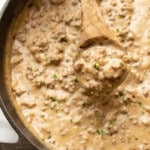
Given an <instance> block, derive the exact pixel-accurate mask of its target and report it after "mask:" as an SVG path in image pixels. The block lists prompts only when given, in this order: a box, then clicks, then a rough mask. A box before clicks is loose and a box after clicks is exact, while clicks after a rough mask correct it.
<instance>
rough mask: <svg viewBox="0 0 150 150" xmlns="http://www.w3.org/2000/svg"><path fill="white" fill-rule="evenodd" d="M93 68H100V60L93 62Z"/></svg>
mask: <svg viewBox="0 0 150 150" xmlns="http://www.w3.org/2000/svg"><path fill="white" fill-rule="evenodd" d="M93 68H94V69H96V70H99V64H98V62H96V63H94V64H93Z"/></svg>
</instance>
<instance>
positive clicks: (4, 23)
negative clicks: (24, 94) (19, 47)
mask: <svg viewBox="0 0 150 150" xmlns="http://www.w3.org/2000/svg"><path fill="white" fill-rule="evenodd" d="M26 2H27V0H7V1H6V3H5V5H4V7H3V10H2V11H1V12H0V13H1V14H0V107H1V108H2V110H3V112H4V114H5V116H6V117H7V119H8V121H9V123H10V124H11V125H12V127H13V128H14V129H15V131H16V132H17V133H18V134H19V137H20V138H19V141H18V143H16V144H7V145H3V144H2V146H4V147H5V149H7V150H9V149H10V150H37V149H39V150H47V148H46V147H45V146H44V145H43V144H42V143H40V142H39V141H38V140H37V139H36V138H35V137H34V136H33V135H32V134H31V132H30V131H29V130H28V129H27V128H26V127H25V125H24V124H23V123H22V121H21V119H20V118H19V116H18V115H17V113H16V111H15V108H14V107H13V105H12V103H11V101H10V98H9V94H8V91H7V87H6V83H5V77H4V66H5V65H4V52H5V43H6V40H7V35H8V29H9V27H10V24H11V22H12V19H13V18H14V17H15V16H16V14H17V13H18V12H19V11H20V10H21V9H22V7H23V6H24V5H25V3H26ZM16 10H17V11H16ZM29 141H30V142H29ZM33 145H34V146H33ZM6 147H7V148H6ZM1 148H2V147H1Z"/></svg>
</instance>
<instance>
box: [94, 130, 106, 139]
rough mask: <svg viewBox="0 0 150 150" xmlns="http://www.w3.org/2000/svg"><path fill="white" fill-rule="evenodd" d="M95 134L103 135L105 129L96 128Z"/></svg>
mask: <svg viewBox="0 0 150 150" xmlns="http://www.w3.org/2000/svg"><path fill="white" fill-rule="evenodd" d="M96 132H97V134H99V135H100V136H101V137H103V136H104V135H105V131H104V130H99V129H97V131H96Z"/></svg>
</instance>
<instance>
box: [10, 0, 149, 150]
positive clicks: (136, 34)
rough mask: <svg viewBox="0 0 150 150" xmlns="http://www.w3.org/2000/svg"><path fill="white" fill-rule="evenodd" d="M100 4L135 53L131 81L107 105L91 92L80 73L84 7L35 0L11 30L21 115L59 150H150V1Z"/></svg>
mask: <svg viewBox="0 0 150 150" xmlns="http://www.w3.org/2000/svg"><path fill="white" fill-rule="evenodd" d="M97 3H98V6H99V8H100V9H101V11H102V14H103V19H104V20H105V22H106V23H107V24H108V25H109V26H110V28H111V29H112V30H113V31H115V33H116V34H117V36H118V38H119V39H120V41H121V43H122V45H123V46H124V48H126V49H127V55H128V57H127V60H126V61H127V63H128V64H129V65H131V72H130V73H129V75H128V77H127V79H126V81H125V82H124V83H122V85H121V86H119V87H118V88H117V89H116V90H115V91H113V92H112V93H111V94H110V95H107V96H105V97H104V98H103V99H101V100H100V97H97V98H92V97H91V96H89V95H88V94H86V93H85V92H83V91H84V90H85V89H84V88H83V87H81V86H80V83H79V82H80V81H79V80H78V78H77V77H76V76H75V72H74V69H73V61H74V59H75V57H76V55H77V48H78V47H77V45H78V36H79V34H80V27H81V22H82V9H81V2H80V1H79V0H68V1H67V0H36V1H35V2H34V1H33V0H30V1H29V3H28V5H27V6H26V8H25V9H24V10H23V11H22V14H21V15H20V16H19V18H18V19H17V21H16V22H15V27H14V28H13V29H12V30H11V33H12V37H11V38H13V41H12V46H11V60H10V61H11V88H12V93H13V96H14V102H15V103H17V107H16V109H17V110H18V111H20V112H21V114H22V115H23V118H24V119H25V120H26V123H27V126H28V127H30V128H32V132H33V133H36V134H37V135H38V137H39V139H42V140H43V141H44V143H45V145H47V146H48V147H49V148H50V147H51V148H52V149H54V150H150V1H149V0H113V1H112V0H97ZM100 46H102V44H101V43H100ZM106 46H107V45H106ZM112 55H113V54H112ZM114 55H115V54H114ZM108 73H109V72H108ZM115 73H116V72H115Z"/></svg>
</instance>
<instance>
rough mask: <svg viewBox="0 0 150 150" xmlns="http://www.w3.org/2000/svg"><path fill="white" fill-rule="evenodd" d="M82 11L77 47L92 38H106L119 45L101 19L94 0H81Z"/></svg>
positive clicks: (86, 43) (85, 43) (84, 45)
mask: <svg viewBox="0 0 150 150" xmlns="http://www.w3.org/2000/svg"><path fill="white" fill-rule="evenodd" d="M81 2H82V11H83V20H82V21H83V22H82V27H81V32H80V37H79V47H81V48H85V47H86V46H88V44H90V43H91V42H93V41H94V40H104V39H108V40H111V41H113V42H115V43H116V44H117V45H119V46H120V45H121V44H120V42H119V41H118V39H117V37H116V35H115V34H114V33H113V32H112V31H111V30H110V29H109V27H108V25H107V24H106V23H105V22H104V21H103V19H102V17H101V12H100V10H99V8H98V6H97V3H96V1H95V0H81Z"/></svg>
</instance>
